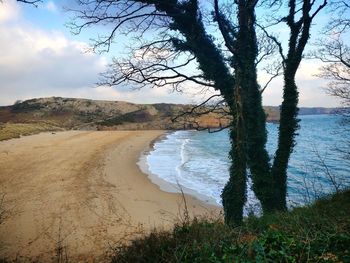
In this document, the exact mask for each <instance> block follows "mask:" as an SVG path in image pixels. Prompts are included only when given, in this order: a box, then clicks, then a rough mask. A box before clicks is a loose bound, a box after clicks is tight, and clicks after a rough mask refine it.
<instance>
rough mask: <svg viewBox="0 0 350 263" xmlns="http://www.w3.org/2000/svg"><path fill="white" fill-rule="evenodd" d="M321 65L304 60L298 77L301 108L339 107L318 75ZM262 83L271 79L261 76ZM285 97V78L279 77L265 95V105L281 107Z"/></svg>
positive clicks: (325, 83) (317, 62)
mask: <svg viewBox="0 0 350 263" xmlns="http://www.w3.org/2000/svg"><path fill="white" fill-rule="evenodd" d="M320 66H321V64H320V62H319V61H316V60H303V61H302V62H301V64H300V67H299V69H298V71H297V75H296V83H297V85H298V90H299V105H300V106H301V107H319V106H323V107H337V106H339V105H340V104H339V101H338V100H337V99H335V98H333V97H330V96H329V95H328V94H327V93H326V91H325V87H326V86H327V82H326V81H325V80H323V79H321V78H318V77H317V76H316V75H317V74H318V73H319V68H320ZM259 79H260V81H261V83H266V81H267V80H268V79H269V77H268V76H267V75H266V74H261V76H259ZM282 96H283V78H282V77H279V78H277V79H275V80H273V82H271V85H270V86H269V87H268V88H267V89H266V90H265V92H264V93H263V102H264V103H263V104H264V105H275V106H277V105H280V104H281V103H282Z"/></svg>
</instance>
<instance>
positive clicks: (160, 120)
mask: <svg viewBox="0 0 350 263" xmlns="http://www.w3.org/2000/svg"><path fill="white" fill-rule="evenodd" d="M193 107H194V105H183V104H167V103H158V104H134V103H129V102H123V101H98V100H88V99H74V98H60V97H50V98H38V99H31V100H26V101H23V102H17V103H15V104H14V105H11V106H5V107H0V123H3V124H4V123H25V124H28V123H30V124H33V123H45V124H49V125H51V126H54V127H60V128H64V129H98V130H106V129H118V130H126V129H128V130H135V129H170V130H171V129H183V128H199V129H202V128H207V127H209V128H218V127H221V126H226V125H227V124H228V123H229V119H228V117H227V116H222V114H221V113H220V112H219V111H217V112H215V113H213V112H211V113H208V114H204V115H202V114H200V113H201V112H203V111H206V110H207V109H206V108H199V109H197V110H196V112H195V114H192V115H183V116H182V117H179V118H177V120H176V121H175V122H173V121H172V120H173V119H174V118H176V117H178V116H179V115H182V114H183V113H184V112H188V111H190V110H191V109H192V108H193ZM266 109H267V111H266V112H267V115H268V120H269V121H278V118H279V113H278V110H277V111H276V110H275V109H274V108H273V107H267V108H266Z"/></svg>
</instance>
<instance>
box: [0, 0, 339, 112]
mask: <svg viewBox="0 0 350 263" xmlns="http://www.w3.org/2000/svg"><path fill="white" fill-rule="evenodd" d="M67 3H68V1H66V0H62V1H58V0H55V1H54V0H50V1H45V0H44V1H43V2H42V3H41V4H39V5H38V6H37V7H36V8H35V7H33V6H30V5H25V4H19V3H17V2H16V1H15V0H3V3H2V4H1V3H0V81H1V82H0V105H1V106H3V105H11V104H13V103H14V102H15V101H17V100H25V99H31V98H38V97H51V96H58V97H74V98H88V99H98V100H122V101H129V102H134V103H158V102H166V103H195V102H199V101H201V100H202V99H203V97H202V96H194V95H193V93H191V92H188V93H186V92H185V93H183V94H179V93H173V92H170V91H169V90H168V89H164V88H157V89H149V88H143V89H141V90H132V89H130V88H128V87H125V86H123V87H119V88H111V87H102V86H97V85H96V83H97V82H98V80H99V73H101V72H104V71H105V70H106V67H107V65H108V63H109V62H110V60H111V57H112V56H118V54H119V53H120V52H123V46H124V44H125V43H123V42H124V41H127V39H126V38H125V37H124V38H120V41H117V45H116V46H114V50H112V51H111V52H110V53H109V54H106V53H103V54H96V53H92V52H87V49H88V46H89V43H90V39H91V38H94V37H96V35H97V34H98V31H97V30H98V29H97V28H95V29H90V30H88V31H85V32H83V33H82V34H80V35H78V36H77V35H73V34H71V32H70V30H69V29H68V28H67V26H66V23H67V22H69V16H70V15H69V14H68V13H67V12H66V11H64V8H63V7H64V6H65V5H66V4H67ZM319 67H320V62H319V61H314V60H304V61H303V62H302V64H301V66H300V68H299V71H298V75H297V84H298V86H299V91H300V100H299V105H300V106H303V107H316V106H322V107H335V106H338V105H339V101H337V100H336V99H334V98H332V97H330V96H329V95H327V94H326V92H325V90H324V87H325V86H326V82H325V81H324V80H322V79H319V78H317V77H316V76H315V75H316V74H317V73H318V68H319ZM266 79H267V76H265V75H264V74H261V73H260V74H259V80H261V81H262V82H264V80H266ZM282 86H283V82H282V79H281V78H280V79H277V80H275V81H273V82H272V84H271V85H270V86H269V87H268V89H267V90H265V92H264V94H263V104H264V105H273V106H277V105H280V104H281V98H282ZM188 90H191V88H189V89H188Z"/></svg>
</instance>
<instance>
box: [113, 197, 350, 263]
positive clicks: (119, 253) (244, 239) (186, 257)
mask: <svg viewBox="0 0 350 263" xmlns="http://www.w3.org/2000/svg"><path fill="white" fill-rule="evenodd" d="M349 212H350V191H349V190H348V191H345V192H342V193H338V194H335V195H334V196H330V197H328V198H324V199H322V200H318V201H317V202H316V203H315V204H313V205H311V206H308V207H302V208H296V209H294V210H293V211H292V212H283V213H276V214H271V215H264V216H263V217H261V218H254V217H251V218H248V219H246V220H245V221H244V223H243V225H242V226H241V227H237V228H231V227H229V226H227V225H225V224H224V223H223V222H222V220H219V219H218V220H209V219H194V220H192V221H189V220H185V221H183V222H181V223H178V224H176V225H175V226H174V228H173V230H172V231H156V230H154V231H153V232H152V233H150V234H148V235H147V236H144V237H142V238H139V239H136V240H134V241H132V242H131V244H129V245H127V246H125V245H121V246H117V247H116V248H115V251H114V256H113V258H112V262H350V249H349V248H350V213H349Z"/></svg>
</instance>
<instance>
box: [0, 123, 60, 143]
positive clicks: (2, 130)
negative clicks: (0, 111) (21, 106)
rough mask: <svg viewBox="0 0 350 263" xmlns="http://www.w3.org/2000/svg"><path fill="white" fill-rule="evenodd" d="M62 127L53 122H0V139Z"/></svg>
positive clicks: (55, 129) (56, 129)
mask: <svg viewBox="0 0 350 263" xmlns="http://www.w3.org/2000/svg"><path fill="white" fill-rule="evenodd" d="M59 130H62V128H59V127H57V126H55V125H54V124H53V123H49V122H41V123H3V124H0V141H3V140H9V139H13V138H19V137H21V136H26V135H32V134H37V133H40V132H47V131H59Z"/></svg>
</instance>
